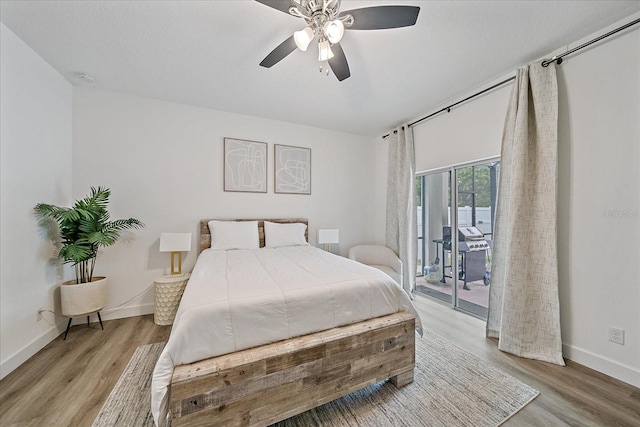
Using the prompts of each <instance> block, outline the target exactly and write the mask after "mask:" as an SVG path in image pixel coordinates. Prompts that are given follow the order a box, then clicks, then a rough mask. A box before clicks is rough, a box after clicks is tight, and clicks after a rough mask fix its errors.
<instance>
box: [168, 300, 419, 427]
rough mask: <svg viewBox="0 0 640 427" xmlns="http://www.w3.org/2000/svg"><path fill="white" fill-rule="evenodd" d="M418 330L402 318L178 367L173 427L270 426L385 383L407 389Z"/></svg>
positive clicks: (403, 314)
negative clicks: (388, 382) (185, 426)
mask: <svg viewBox="0 0 640 427" xmlns="http://www.w3.org/2000/svg"><path fill="white" fill-rule="evenodd" d="M414 328H415V318H414V317H413V315H411V314H409V313H406V312H401V313H395V314H391V315H388V316H384V317H378V318H375V319H371V320H367V321H364V322H360V323H356V324H353V325H348V326H343V327H339V328H334V329H330V330H328V331H323V332H318V333H315V334H311V335H305V336H302V337H298V338H293V339H289V340H286V341H280V342H277V343H273V344H269V345H265V346H261V347H256V348H253V349H248V350H243V351H239V352H236V353H232V354H226V355H223V356H219V357H215V358H212V359H207V360H203V361H200V362H196V363H192V364H190V365H181V366H177V367H176V369H175V372H174V374H173V379H172V381H171V416H172V426H174V427H175V426H183V425H189V426H211V425H234V426H235V425H237V426H267V425H269V424H273V423H275V422H277V421H280V420H283V419H286V418H289V417H291V416H293V415H296V414H299V413H301V412H304V411H306V410H309V409H311V408H315V407H316V406H320V405H322V404H324V403H327V402H330V401H332V400H334V399H337V398H339V397H342V396H345V395H347V394H349V393H351V392H353V391H356V390H359V389H361V388H364V387H366V386H368V385H371V384H374V383H376V382H378V381H381V380H384V379H387V378H390V379H391V381H392V382H393V383H394V384H395V385H396V387H402V386H404V385H406V384H408V383H410V382H412V381H413V368H414V365H415V330H414Z"/></svg>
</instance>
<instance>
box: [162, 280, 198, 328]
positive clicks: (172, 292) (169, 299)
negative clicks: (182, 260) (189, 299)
mask: <svg viewBox="0 0 640 427" xmlns="http://www.w3.org/2000/svg"><path fill="white" fill-rule="evenodd" d="M190 276H191V273H184V274H181V275H178V276H162V277H158V278H157V279H156V280H155V281H154V284H153V285H154V289H155V310H154V313H153V323H155V324H156V325H173V319H175V317H176V311H178V305H179V304H180V299H181V298H182V293H183V292H184V287H185V286H186V285H187V282H188V281H189V277H190Z"/></svg>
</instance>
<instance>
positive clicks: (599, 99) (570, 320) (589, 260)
mask: <svg viewBox="0 0 640 427" xmlns="http://www.w3.org/2000/svg"><path fill="white" fill-rule="evenodd" d="M638 16H640V15H635V16H633V17H629V18H628V19H626V20H624V21H621V22H620V23H618V24H616V25H613V26H611V27H610V28H606V29H603V30H602V31H601V32H598V33H597V34H593V35H592V36H589V37H587V38H585V39H584V40H579V41H576V43H574V44H572V45H570V46H568V47H567V49H571V48H573V47H574V46H577V45H579V44H582V43H583V42H585V41H587V40H591V39H592V38H594V37H597V36H599V35H601V34H604V33H606V32H607V31H610V30H611V29H613V28H616V27H618V26H620V25H622V24H625V23H627V22H629V21H631V20H633V19H636V18H638ZM562 51H564V49H563V50H562ZM562 51H561V52H562ZM555 53H559V52H555ZM549 56H551V55H549ZM557 70H558V86H559V105H560V111H559V123H558V128H559V129H558V131H559V135H558V144H559V149H558V151H559V152H558V171H559V177H558V181H559V183H558V185H559V189H558V190H559V194H558V198H559V201H558V218H559V220H558V251H559V254H558V258H559V260H558V261H559V287H560V304H561V308H560V311H561V313H560V314H561V324H562V340H563V343H564V346H563V347H564V348H563V351H564V356H565V357H567V358H569V359H571V360H574V361H576V362H578V363H581V364H583V365H586V366H589V367H591V368H593V369H596V370H598V371H600V372H603V373H605V374H608V375H610V376H613V377H615V378H618V379H621V380H623V381H625V382H628V383H630V384H633V385H635V386H637V387H640V271H639V268H640V267H639V266H640V262H639V260H640V247H639V246H638V244H637V242H638V241H640V172H639V171H640V28H637V26H636V27H635V30H633V31H627V32H626V33H624V34H621V35H619V36H616V37H612V38H609V39H607V40H606V41H604V42H601V43H599V44H597V45H594V46H593V47H591V48H589V49H585V50H583V51H581V52H579V53H576V54H574V55H573V56H570V57H568V58H566V59H565V61H564V62H563V64H562V65H559V66H558V67H557ZM504 77H505V76H502V77H501V78H500V79H498V80H496V81H499V80H502V79H504ZM489 85H490V84H489ZM489 85H487V86H489ZM511 86H512V84H508V85H507V86H506V88H504V87H503V88H501V89H499V90H497V91H496V92H494V93H493V95H491V96H488V95H485V96H483V97H481V98H479V99H475V100H472V101H470V102H469V103H468V104H464V105H462V106H461V107H458V108H456V109H454V110H452V111H451V112H450V113H446V114H445V113H443V114H441V115H439V116H436V117H434V118H432V119H430V120H429V121H427V122H423V123H422V124H420V125H419V126H416V127H415V128H414V130H415V132H414V139H415V144H416V163H417V164H419V165H421V166H422V167H421V168H417V170H420V169H422V170H424V169H425V168H429V167H439V166H442V164H440V163H439V162H441V161H442V155H440V154H441V153H440V150H442V149H443V147H444V150H446V152H447V153H451V159H452V160H451V163H450V164H455V163H457V162H461V161H469V160H476V159H480V158H486V157H489V156H492V155H499V154H500V138H501V135H502V128H503V125H504V114H505V113H506V107H507V103H508V96H509V92H510V88H511ZM485 87H486V86H485ZM481 89H483V88H478V89H477V90H476V91H478V90H481ZM473 92H475V91H472V92H470V93H469V94H471V93H473ZM497 113H502V116H500V114H497ZM469 129H484V130H483V131H482V132H484V133H485V134H487V135H493V137H492V138H494V139H495V141H494V142H497V144H494V145H493V150H494V151H493V152H491V150H489V151H482V152H477V153H476V154H475V155H476V156H477V157H476V158H475V159H473V158H464V159H462V158H460V156H459V154H460V150H463V151H464V144H469V147H470V148H473V150H476V149H477V148H478V147H473V146H474V144H476V143H477V140H478V139H477V138H474V137H473V136H472V135H473V134H470V133H469V132H468V130H469ZM456 138H457V139H456ZM482 141H483V143H482V145H483V147H484V148H491V142H490V141H488V142H487V141H486V140H485V139H482ZM461 143H462V145H461ZM383 144H384V142H383V141H381V140H378V142H377V145H376V147H378V148H377V149H376V154H377V156H379V158H377V159H376V163H377V164H382V163H385V162H386V151H384V150H383V149H382V148H379V147H382V145H383ZM452 146H455V147H458V148H457V151H455V150H454V151H453V152H452V150H451V149H450V147H452ZM460 147H462V148H460ZM434 151H435V152H436V153H439V154H437V155H436V156H434V158H435V160H434V159H430V158H425V157H426V156H429V153H433V152H434ZM473 152H475V151H473ZM379 181H380V180H377V181H376V182H379ZM382 185H383V187H378V188H377V189H376V210H377V212H378V213H380V212H384V196H383V195H384V194H385V192H386V187H384V186H386V180H385V181H384V183H383V184H382ZM594 207H595V208H594ZM380 217H381V215H380V214H378V215H376V224H377V226H376V229H380V227H381V226H382V227H383V226H384V222H380V219H379V218H380ZM382 221H384V216H382ZM382 237H383V238H384V234H383V235H382ZM610 325H611V326H615V327H618V328H622V329H624V330H625V331H626V336H625V345H624V346H621V345H618V344H614V343H611V342H609V341H608V327H609V326H610Z"/></svg>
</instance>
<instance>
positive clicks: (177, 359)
mask: <svg viewBox="0 0 640 427" xmlns="http://www.w3.org/2000/svg"><path fill="white" fill-rule="evenodd" d="M398 311H408V312H410V313H412V314H413V315H414V316H415V317H416V330H417V331H418V332H419V333H420V334H422V324H421V322H420V317H419V316H418V313H417V312H416V310H415V308H414V307H413V304H412V303H411V301H410V300H409V298H408V296H407V294H406V293H405V292H404V291H403V290H402V289H401V288H400V287H399V286H398V285H397V284H396V283H395V282H394V281H393V280H392V279H391V278H390V277H389V276H387V275H386V274H384V273H382V272H381V271H380V270H377V269H375V268H372V267H369V266H366V265H364V264H360V263H357V262H355V261H352V260H349V259H347V258H343V257H340V256H336V255H333V254H330V253H328V252H326V251H323V250H320V249H317V248H314V247H312V246H295V247H281V248H275V249H273V248H263V249H253V250H230V251H223V250H213V249H207V250H205V251H203V252H202V253H201V254H200V256H199V257H198V261H197V262H196V265H195V267H194V269H193V272H192V273H191V278H190V279H189V283H188V285H187V287H186V289H185V292H184V295H183V296H182V300H181V302H180V307H179V308H178V312H177V314H176V318H175V321H174V323H173V329H172V330H171V336H170V337H169V340H168V342H167V345H166V347H165V348H164V350H163V352H162V354H161V355H160V358H159V360H158V363H157V364H156V367H155V370H154V372H153V379H152V385H151V409H152V412H153V417H154V420H155V422H156V425H164V422H165V419H166V416H167V410H168V395H167V390H168V386H169V385H170V384H171V377H172V375H173V370H174V366H177V365H182V364H186V363H192V362H195V361H198V360H202V359H207V358H210V357H215V356H219V355H222V354H226V353H232V352H235V351H238V350H243V349H246V348H251V347H255V346H259V345H263V344H268V343H271V342H275V341H280V340H284V339H288V338H293V337H296V336H300V335H305V334H310V333H314V332H318V331H322V330H326V329H330V328H333V327H336V326H342V325H347V324H350V323H355V322H360V321H363V320H367V319H371V318H374V317H379V316H383V315H386V314H391V313H395V312H398Z"/></svg>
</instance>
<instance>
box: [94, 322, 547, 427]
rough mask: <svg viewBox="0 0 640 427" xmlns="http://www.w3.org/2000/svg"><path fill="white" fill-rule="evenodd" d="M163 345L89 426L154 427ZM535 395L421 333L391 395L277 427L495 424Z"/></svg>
mask: <svg viewBox="0 0 640 427" xmlns="http://www.w3.org/2000/svg"><path fill="white" fill-rule="evenodd" d="M163 346H164V343H157V344H151V345H146V346H141V347H138V349H137V350H136V352H135V353H134V355H133V357H132V358H131V361H130V362H129V364H128V365H127V367H126V368H125V370H124V373H123V374H122V376H121V377H120V379H119V380H118V383H117V384H116V386H115V387H114V389H113V390H112V392H111V394H110V395H109V397H108V399H107V401H106V402H105V404H104V406H103V408H102V410H101V411H100V413H99V414H98V416H97V418H96V420H95V421H94V423H93V426H94V427H98V426H100V427H103V426H149V427H152V426H153V419H152V417H151V413H150V401H149V399H150V398H149V396H150V395H149V388H150V385H151V373H152V372H153V367H154V365H155V361H156V360H157V358H158V356H159V355H160V352H161V351H162V348H163ZM537 395H538V391H536V390H535V389H533V388H531V387H529V386H528V385H526V384H524V383H522V382H520V381H519V380H517V379H516V378H514V377H512V376H510V375H508V374H506V373H505V372H503V371H501V370H499V369H496V368H494V367H492V366H490V365H489V364H487V363H486V362H485V361H483V360H482V359H480V358H478V357H476V356H474V355H473V354H471V353H469V352H467V351H466V350H463V349H461V348H459V347H458V346H456V345H455V344H453V343H451V342H449V341H447V340H446V339H444V338H442V337H440V336H438V335H436V334H434V333H433V332H430V331H425V333H424V337H423V338H419V337H416V369H415V372H414V382H413V383H411V384H409V385H407V386H406V387H403V388H401V389H399V390H398V389H396V388H395V387H394V386H393V385H392V384H390V383H389V382H385V381H383V382H379V383H377V384H374V385H371V386H369V387H367V388H364V389H362V390H360V391H357V392H355V393H352V394H350V395H348V396H345V397H342V398H340V399H337V400H335V401H333V402H331V403H327V404H326V405H322V406H319V407H317V408H315V409H312V410H310V411H307V412H304V413H302V414H300V415H297V416H295V417H292V418H289V419H287V420H284V421H281V422H279V423H277V424H275V425H274V426H277V427H308V426H329V427H344V426H349V427H351V426H353V427H369V426H406V427H421V426H474V427H475V426H498V425H500V424H502V423H504V422H505V421H506V420H507V419H509V418H510V417H511V416H513V415H514V414H515V413H516V412H518V411H519V410H520V409H522V408H523V407H524V406H525V405H526V404H527V403H529V402H530V401H531V400H533V399H534V398H535V397H536V396H537Z"/></svg>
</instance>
